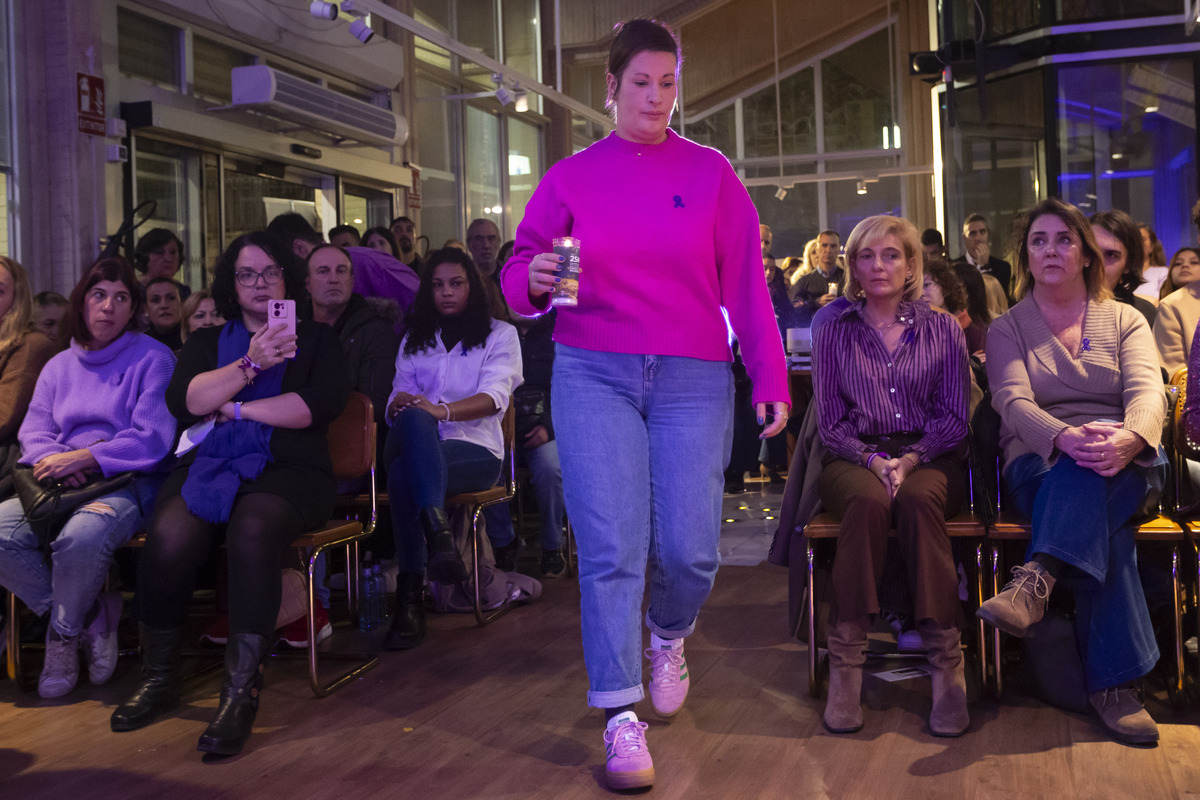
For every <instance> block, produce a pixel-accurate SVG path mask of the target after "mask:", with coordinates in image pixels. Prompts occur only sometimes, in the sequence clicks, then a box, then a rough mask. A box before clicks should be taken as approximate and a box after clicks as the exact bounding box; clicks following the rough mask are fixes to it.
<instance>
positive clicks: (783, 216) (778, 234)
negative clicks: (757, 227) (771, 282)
mask: <svg viewBox="0 0 1200 800" xmlns="http://www.w3.org/2000/svg"><path fill="white" fill-rule="evenodd" d="M813 171H814V170H813V167H812V166H811V165H806V166H802V167H796V166H789V167H788V168H787V174H791V175H811V174H813ZM778 174H779V168H778V167H777V166H776V167H747V168H746V177H747V178H756V177H773V176H776V175H778ZM783 182H784V183H786V182H787V180H786V179H783ZM747 188H748V191H749V192H750V199H751V200H753V201H754V207H755V208H757V209H758V219H759V221H760V222H761V223H763V224H764V225H770V226H771V251H772V255H774V256H775V261H776V264H778V265H779V266H781V267H782V266H783V259H785V258H787V257H788V256H803V255H804V245H805V244H806V243H807V242H808V240H809V239H811V238H813V237H814V236H816V235H817V234H818V233H820V231H821V225H820V211H819V205H818V199H817V192H818V191H820V186H819V185H818V184H816V183H797V184H796V185H795V186H793V187H792V188H790V189H788V190H787V196H786V197H784V199H783V200H780V199H778V198H777V197H775V193H776V191H778V187H776V186H750V187H747Z"/></svg>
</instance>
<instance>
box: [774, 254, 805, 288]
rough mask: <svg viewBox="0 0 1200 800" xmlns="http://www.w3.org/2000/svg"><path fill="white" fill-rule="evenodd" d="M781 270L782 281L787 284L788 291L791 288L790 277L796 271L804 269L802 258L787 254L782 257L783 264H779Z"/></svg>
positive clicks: (793, 275)
mask: <svg viewBox="0 0 1200 800" xmlns="http://www.w3.org/2000/svg"><path fill="white" fill-rule="evenodd" d="M780 269H782V270H783V282H784V283H785V284H786V285H787V287H788V291H789V292H790V291H791V288H792V278H793V277H795V275H796V273H797V272H799V271H800V270H802V269H804V259H803V258H801V257H799V256H788V257H787V258H785V259H783V264H782V265H781V266H780Z"/></svg>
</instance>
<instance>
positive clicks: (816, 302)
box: [792, 231, 846, 327]
mask: <svg viewBox="0 0 1200 800" xmlns="http://www.w3.org/2000/svg"><path fill="white" fill-rule="evenodd" d="M840 252H841V240H840V238H839V237H838V233H837V231H821V233H820V235H818V236H817V250H816V253H817V260H816V263H815V264H814V265H813V270H812V272H809V273H806V274H805V275H803V276H802V277H801V278H800V279H799V280H798V281H796V283H795V291H794V292H793V293H792V296H793V300H792V303H793V305H794V306H795V307H796V308H797V309H799V311H800V314H799V315H798V317H797V324H798V325H800V326H801V327H807V326H809V325H810V324H811V323H812V318H813V315H814V314H816V313H817V310H818V309H819V308H821V307H822V306H825V305H828V304H829V303H831V302H833V301H834V300H835V299H836V298H837V296H838V295H839V294H841V293H842V290H843V288H844V287H845V285H846V271H845V270H844V269H842V268H841V267H840V266H839V265H838V255H839V253H840ZM830 284H835V286H834V287H833V288H834V291H832V292H830V291H829V289H830Z"/></svg>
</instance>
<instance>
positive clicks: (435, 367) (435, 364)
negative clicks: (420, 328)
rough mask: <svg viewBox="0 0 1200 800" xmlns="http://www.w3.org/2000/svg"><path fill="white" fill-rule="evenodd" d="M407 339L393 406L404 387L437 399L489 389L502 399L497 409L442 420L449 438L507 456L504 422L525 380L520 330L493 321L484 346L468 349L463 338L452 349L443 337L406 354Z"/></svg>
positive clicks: (488, 392) (463, 396)
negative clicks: (481, 414) (471, 416)
mask: <svg viewBox="0 0 1200 800" xmlns="http://www.w3.org/2000/svg"><path fill="white" fill-rule="evenodd" d="M407 341H408V337H407V336H406V337H405V338H404V342H401V343H400V352H399V353H398V354H397V356H396V379H395V380H394V381H392V393H391V395H390V396H389V397H388V405H389V406H390V405H391V404H392V400H393V399H394V398H395V397H396V395H397V393H399V392H407V393H408V394H419V395H423V396H424V397H426V398H428V400H429V401H430V402H432V403H453V402H455V401H456V400H465V399H466V398H468V397H471V396H472V395H476V394H479V393H480V392H483V393H484V394H486V395H488V396H489V397H491V398H492V402H494V403H495V404H496V409H497V410H496V413H495V414H492V415H491V416H488V417H482V418H480V419H472V420H467V421H464V422H460V421H458V420H455V421H453V422H442V423H440V424H439V426H438V430H439V433H440V434H441V438H442V440H443V441H446V440H450V439H459V440H462V441H464V442H470V443H472V444H477V445H479V446H481V447H486V448H487V449H488V450H489V451H490V452H491V453H492V455H494V456H496V458H504V434H503V431H502V430H501V427H500V421H501V420H502V419H503V418H504V412H505V411H506V410H507V409H508V401H509V398H510V397H511V395H512V393H513V390H514V389H516V388H517V387H518V386H520V385H521V384H522V383H523V382H524V378H523V377H522V375H521V342H520V340H519V339H518V338H517V329H516V328H514V327H513V326H512V325H509V324H508V323H507V322H501V321H500V320H495V319H494V320H492V332H491V333H490V334H488V338H487V341H486V342H484V344H483V347H476V348H473V349H471V350H464V349H463V346H462V343H461V342H459V343H458V344H457V345H455V346H454V350H453V351H452V352H449V353H448V352H446V346H445V345H444V344H442V339H441V336H436V337H434V346H433V347H431V348H427V349H425V350H422V351H421V352H419V353H417V354H416V355H411V356H410V355H406V354H405V352H404V344H405V342H407Z"/></svg>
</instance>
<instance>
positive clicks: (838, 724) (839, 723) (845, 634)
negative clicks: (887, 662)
mask: <svg viewBox="0 0 1200 800" xmlns="http://www.w3.org/2000/svg"><path fill="white" fill-rule="evenodd" d="M827 639H828V644H829V698H828V699H827V700H826V701H825V716H824V722H825V727H826V728H827V729H828V730H829V732H830V733H854V732H855V731H859V730H862V726H863V713H862V667H863V664H864V663H866V660H867V653H866V649H867V621H866V620H865V619H859V620H851V621H849V622H839V623H838V624H837V625H834V626H833V627H831V628H830V629H829V631H828V633H827Z"/></svg>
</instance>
